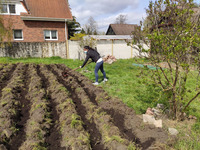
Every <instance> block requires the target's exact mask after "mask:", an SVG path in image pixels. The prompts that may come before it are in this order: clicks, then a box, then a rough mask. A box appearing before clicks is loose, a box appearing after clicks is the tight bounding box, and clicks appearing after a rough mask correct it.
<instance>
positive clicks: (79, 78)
mask: <svg viewBox="0 0 200 150" xmlns="http://www.w3.org/2000/svg"><path fill="white" fill-rule="evenodd" d="M64 70H66V71H68V72H69V75H68V76H67V78H63V76H62V72H63V71H64ZM168 141H169V137H168V133H167V132H166V131H164V130H163V129H161V128H156V127H154V126H152V125H147V124H144V123H143V122H142V119H140V118H139V117H138V116H137V115H136V114H135V112H134V110H132V109H131V108H129V107H127V106H126V105H125V104H123V103H122V101H121V100H119V99H116V98H112V97H109V96H108V94H107V93H106V92H105V91H104V90H103V89H102V88H101V87H96V86H94V85H93V84H92V82H91V81H90V80H89V79H87V78H86V77H84V76H83V75H81V74H79V73H78V72H75V71H74V72H71V71H70V69H69V68H67V67H66V66H65V65H58V64H56V65H36V64H22V63H19V64H0V150H6V149H7V150H18V149H20V150H24V149H38V150H39V149H50V150H65V149H66V150H91V149H94V150H104V149H105V150H110V149H112V150H126V149H128V150H132V149H144V150H146V149H164V148H165V146H166V145H167V144H169V143H168Z"/></svg>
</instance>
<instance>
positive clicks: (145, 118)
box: [143, 114, 156, 124]
mask: <svg viewBox="0 0 200 150" xmlns="http://www.w3.org/2000/svg"><path fill="white" fill-rule="evenodd" d="M155 120H156V119H155V118H154V116H152V115H148V114H143V122H146V123H150V124H153V123H154V122H155Z"/></svg>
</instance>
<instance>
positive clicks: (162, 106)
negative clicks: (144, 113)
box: [156, 104, 165, 110]
mask: <svg viewBox="0 0 200 150" xmlns="http://www.w3.org/2000/svg"><path fill="white" fill-rule="evenodd" d="M156 108H158V109H162V110H163V109H164V108H165V106H164V105H163V104H157V106H156Z"/></svg>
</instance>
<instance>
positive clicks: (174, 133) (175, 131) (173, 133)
mask: <svg viewBox="0 0 200 150" xmlns="http://www.w3.org/2000/svg"><path fill="white" fill-rule="evenodd" d="M168 131H169V133H170V135H174V136H177V135H178V133H179V132H178V130H176V129H174V128H168Z"/></svg>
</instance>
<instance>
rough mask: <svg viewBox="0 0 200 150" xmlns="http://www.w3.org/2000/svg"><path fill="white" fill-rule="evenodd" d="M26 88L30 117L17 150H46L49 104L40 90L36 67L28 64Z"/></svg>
mask: <svg viewBox="0 0 200 150" xmlns="http://www.w3.org/2000/svg"><path fill="white" fill-rule="evenodd" d="M28 71H29V78H30V83H29V86H28V91H29V93H28V94H27V96H26V98H27V99H28V100H29V101H30V104H31V109H30V117H29V119H28V120H27V123H26V129H25V130H26V140H25V141H24V142H23V144H22V145H21V146H20V148H19V150H24V149H46V148H47V145H46V143H45V136H46V135H47V133H48V131H49V129H50V124H51V119H50V114H49V111H50V110H49V107H48V105H49V103H48V100H47V99H46V91H45V90H44V89H43V88H42V81H41V78H40V77H39V76H38V74H37V71H36V65H33V64H29V70H28Z"/></svg>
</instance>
